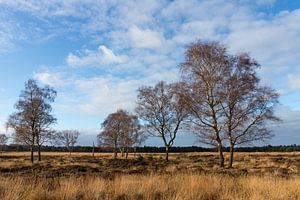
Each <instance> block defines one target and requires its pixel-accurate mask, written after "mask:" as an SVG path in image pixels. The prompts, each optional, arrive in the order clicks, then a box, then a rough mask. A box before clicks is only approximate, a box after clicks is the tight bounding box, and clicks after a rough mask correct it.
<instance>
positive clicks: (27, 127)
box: [6, 79, 56, 163]
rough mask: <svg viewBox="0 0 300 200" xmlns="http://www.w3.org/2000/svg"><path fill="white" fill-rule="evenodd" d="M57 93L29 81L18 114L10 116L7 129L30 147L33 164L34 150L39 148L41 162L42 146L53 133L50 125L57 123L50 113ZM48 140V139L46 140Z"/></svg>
mask: <svg viewBox="0 0 300 200" xmlns="http://www.w3.org/2000/svg"><path fill="white" fill-rule="evenodd" d="M55 97H56V91H55V90H54V89H53V88H51V87H49V86H45V87H43V88H41V87H39V86H38V85H37V83H36V81H35V80H32V79H29V80H28V81H27V82H26V83H25V90H23V91H21V95H20V97H19V100H18V101H17V103H16V104H15V108H16V110H17V111H16V112H15V113H13V114H12V115H10V116H9V118H8V121H7V124H6V125H7V127H8V128H12V129H13V130H14V136H15V141H16V142H17V143H22V144H26V145H29V146H30V151H31V162H32V163H33V149H34V146H35V144H37V147H38V160H39V161H40V160H41V145H42V143H43V142H45V141H46V140H47V139H48V138H51V137H50V135H51V134H52V133H53V131H52V130H50V129H49V128H50V125H52V124H53V123H55V122H56V118H54V117H53V116H52V115H51V114H50V113H51V111H52V107H51V105H50V103H52V102H54V99H55ZM46 138H47V139H46Z"/></svg>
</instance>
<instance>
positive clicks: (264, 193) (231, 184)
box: [0, 174, 300, 200]
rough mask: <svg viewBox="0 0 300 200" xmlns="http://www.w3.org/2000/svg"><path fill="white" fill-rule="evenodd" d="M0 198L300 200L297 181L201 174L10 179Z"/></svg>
mask: <svg viewBox="0 0 300 200" xmlns="http://www.w3.org/2000/svg"><path fill="white" fill-rule="evenodd" d="M0 196H1V199H3V200H15V199H23V200H27V199H28V200H29V199H30V200H31V199H33V200H35V199H36V200H50V199H53V200H56V199H57V200H59V199H64V200H71V199H72V200H73V199H83V200H93V199H95V200H96V199H99V200H106V199H107V200H126V199H140V200H142V199H145V200H148V199H149V200H150V199H151V200H152V199H153V200H154V199H156V200H160V199H163V200H194V199H207V200H208V199H236V200H241V199H251V200H259V199H282V200H286V199H300V178H299V177H298V178H291V179H283V178H279V177H276V178H274V177H258V176H241V177H237V178H234V177H230V176H226V175H204V174H176V175H154V174H152V175H121V176H117V177H116V178H114V179H113V180H109V179H103V178H97V177H91V176H81V177H75V176H73V177H69V178H66V177H58V178H54V179H42V178H35V177H10V178H2V179H1V181H0Z"/></svg>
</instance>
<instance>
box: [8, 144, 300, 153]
mask: <svg viewBox="0 0 300 200" xmlns="http://www.w3.org/2000/svg"><path fill="white" fill-rule="evenodd" d="M94 148H95V152H96V153H99V152H101V153H111V152H113V148H108V147H94ZM28 150H30V146H24V145H16V144H10V145H3V151H5V152H11V151H19V152H25V151H28ZM41 150H42V151H47V152H66V153H69V151H68V149H66V148H65V147H63V146H42V147H41ZM92 151H93V147H92V146H74V147H73V152H89V153H92ZM134 151H135V152H136V153H165V147H156V146H143V147H137V148H136V149H134V148H131V149H129V152H134ZM217 151H218V150H217V149H216V148H209V147H200V146H173V147H171V148H170V152H173V153H185V152H186V153H188V152H217ZM223 151H224V152H230V147H224V148H223ZM296 151H300V145H296V144H294V145H278V146H272V145H267V146H259V147H256V146H254V147H237V148H236V152H296Z"/></svg>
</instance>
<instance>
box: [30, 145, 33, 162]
mask: <svg viewBox="0 0 300 200" xmlns="http://www.w3.org/2000/svg"><path fill="white" fill-rule="evenodd" d="M30 161H31V163H33V146H30Z"/></svg>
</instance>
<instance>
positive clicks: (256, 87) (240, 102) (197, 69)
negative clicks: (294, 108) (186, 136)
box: [181, 42, 278, 167]
mask: <svg viewBox="0 0 300 200" xmlns="http://www.w3.org/2000/svg"><path fill="white" fill-rule="evenodd" d="M258 67H259V65H258V63H257V62H256V61H255V60H254V59H252V58H250V57H249V55H248V54H245V53H243V54H240V55H230V54H228V52H227V48H226V47H225V46H223V45H222V44H220V43H218V42H196V43H193V44H191V45H190V46H189V48H188V50H187V52H186V60H185V62H184V63H183V64H182V65H181V69H182V73H183V77H184V79H185V80H186V81H187V82H188V83H189V88H190V90H188V91H189V92H188V93H187V96H188V98H186V99H187V100H188V101H187V105H188V107H189V110H190V112H191V114H192V116H193V120H192V121H193V124H194V126H193V127H194V130H195V133H197V135H198V136H199V138H200V141H201V142H203V143H206V144H211V145H214V146H216V147H217V149H218V151H219V155H220V166H221V167H224V156H223V150H222V149H223V145H224V143H225V142H226V141H228V143H229V145H230V160H229V167H232V162H233V152H234V147H235V145H240V144H245V143H249V142H253V141H263V140H267V139H270V138H271V137H272V134H271V132H270V130H268V129H267V126H266V123H267V122H268V121H277V120H278V118H277V117H275V116H274V112H273V110H274V107H275V105H276V104H277V99H278V94H277V93H276V92H275V91H274V90H273V89H272V88H270V87H266V86H261V85H260V79H259V78H258V76H257V74H256V69H257V68H258ZM225 139H226V140H225Z"/></svg>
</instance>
